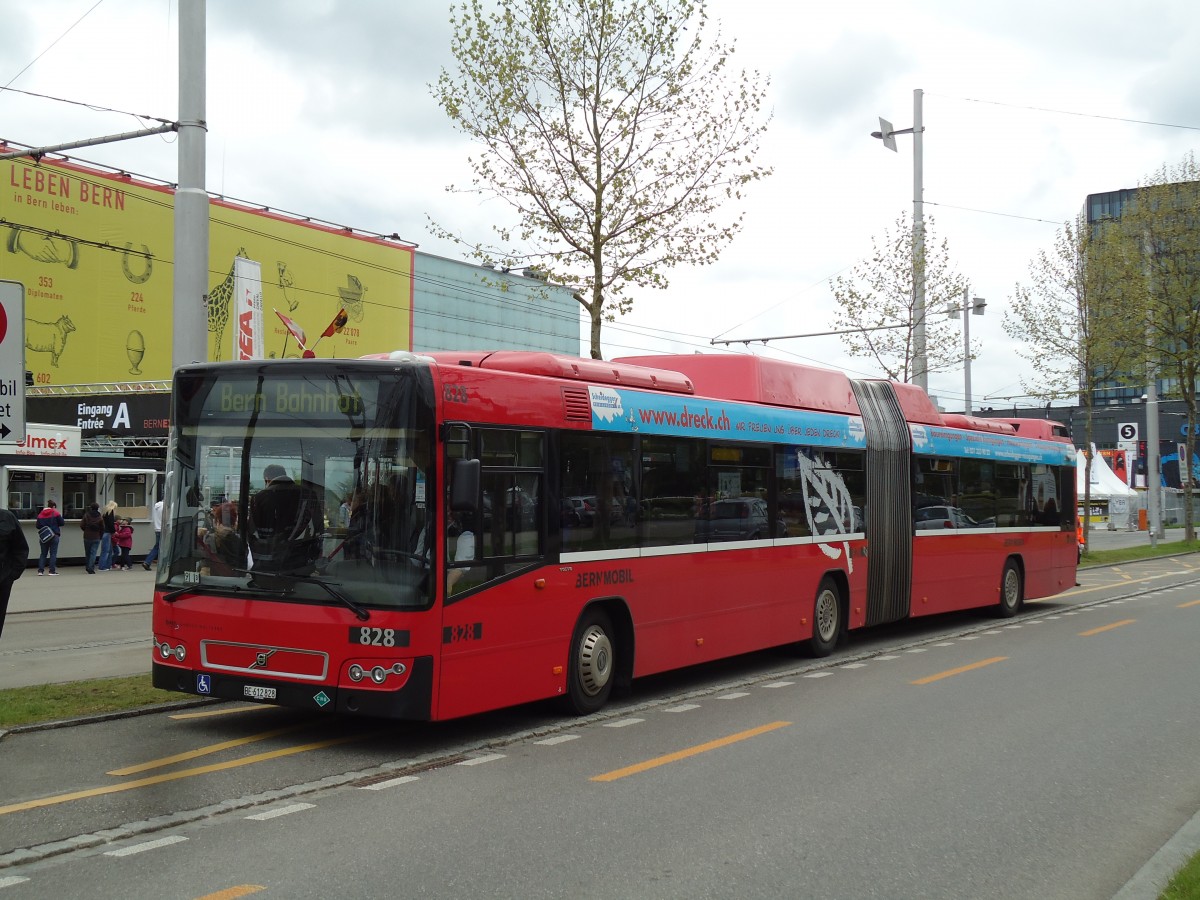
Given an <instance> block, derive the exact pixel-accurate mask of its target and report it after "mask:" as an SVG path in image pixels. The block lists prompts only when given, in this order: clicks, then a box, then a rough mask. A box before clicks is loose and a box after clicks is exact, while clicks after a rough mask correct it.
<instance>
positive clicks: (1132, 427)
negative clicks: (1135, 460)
mask: <svg viewBox="0 0 1200 900" xmlns="http://www.w3.org/2000/svg"><path fill="white" fill-rule="evenodd" d="M1137 439H1138V426H1137V422H1122V423H1121V424H1120V425H1118V426H1117V440H1118V441H1136V440H1137Z"/></svg>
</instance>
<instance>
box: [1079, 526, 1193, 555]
mask: <svg viewBox="0 0 1200 900" xmlns="http://www.w3.org/2000/svg"><path fill="white" fill-rule="evenodd" d="M1182 540H1183V529H1182V528H1171V529H1169V530H1168V531H1167V532H1166V537H1164V538H1163V539H1162V540H1161V541H1159V542H1158V543H1159V544H1160V545H1162V544H1173V543H1177V542H1178V541H1182ZM1149 546H1150V532H1148V531H1105V530H1102V529H1100V528H1093V529H1092V530H1091V531H1089V532H1088V547H1089V548H1090V549H1092V550H1121V549H1124V548H1125V547H1149Z"/></svg>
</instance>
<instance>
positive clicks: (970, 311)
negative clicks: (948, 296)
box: [946, 285, 987, 416]
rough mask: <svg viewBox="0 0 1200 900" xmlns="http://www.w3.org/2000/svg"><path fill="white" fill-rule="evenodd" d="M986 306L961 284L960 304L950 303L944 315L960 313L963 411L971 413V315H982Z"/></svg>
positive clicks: (982, 300) (985, 302)
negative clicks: (961, 324) (972, 297)
mask: <svg viewBox="0 0 1200 900" xmlns="http://www.w3.org/2000/svg"><path fill="white" fill-rule="evenodd" d="M986 307H987V301H986V300H984V299H983V298H982V297H976V298H975V299H974V300H972V299H971V289H970V287H969V286H967V285H964V286H963V299H962V306H955V305H954V304H953V303H951V304H950V305H949V306H947V307H946V315H948V316H957V315H958V314H959V313H960V312H961V313H962V321H963V395H964V398H965V399H964V400H963V413H964V415H968V416H969V415H970V414H971V316H982V315H983V311H984V309H985V308H986Z"/></svg>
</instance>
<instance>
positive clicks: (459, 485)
mask: <svg viewBox="0 0 1200 900" xmlns="http://www.w3.org/2000/svg"><path fill="white" fill-rule="evenodd" d="M479 472H480V463H479V460H477V459H456V460H454V468H453V469H452V470H451V473H450V509H451V511H452V512H475V508H476V506H477V505H478V503H479Z"/></svg>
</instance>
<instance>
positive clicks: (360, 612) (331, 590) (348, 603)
mask: <svg viewBox="0 0 1200 900" xmlns="http://www.w3.org/2000/svg"><path fill="white" fill-rule="evenodd" d="M249 575H250V587H252V588H257V589H259V590H268V591H275V592H276V593H280V594H290V593H291V592H292V590H293V589H294V588H288V589H286V590H282V589H279V588H272V587H269V584H270V582H271V580H272V579H274V578H288V579H291V580H292V582H293V583H294V582H297V581H302V582H304V583H305V584H316V585H320V586H321V587H322V588H324V589H325V592H326V593H327V594H329V596H330V597H332V598H333V599H334V600H337V601H338V602H339V603H341V604H342V605H343V606H345V607H346V608H347V609H349V610H350V611H351V612H353V613H354V615H355V616H357V617H358V619H359V621H362V622H365V621H367V620H368V619H369V618H371V614H370V613H369V612H368V611H367V610H366V609H365V608H364V607H362V606H359V605H358V604H357V603H355V602H354V601H353V600H351V599H350V598H349V597H347V596H346V595H345V594H343V593H342V592H341V591H339V590H338V589H337V588H335V587H334V586H333V585H331V584H330V583H329V582H327V581H322V580H321V579H319V578H313V577H312V576H311V575H291V574H286V573H283V572H269V573H267V572H254V571H251V572H249ZM259 579H263V583H262V584H259V583H258V581H259Z"/></svg>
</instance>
